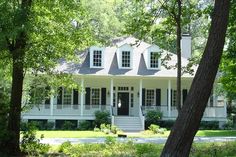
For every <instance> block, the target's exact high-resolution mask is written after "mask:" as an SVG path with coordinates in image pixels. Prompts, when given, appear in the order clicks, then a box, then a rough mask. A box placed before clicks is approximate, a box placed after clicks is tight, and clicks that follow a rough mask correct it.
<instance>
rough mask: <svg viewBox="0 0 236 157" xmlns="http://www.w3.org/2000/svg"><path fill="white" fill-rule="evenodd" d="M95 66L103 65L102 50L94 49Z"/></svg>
mask: <svg viewBox="0 0 236 157" xmlns="http://www.w3.org/2000/svg"><path fill="white" fill-rule="evenodd" d="M93 66H94V67H101V66H102V51H98V50H94V51H93Z"/></svg>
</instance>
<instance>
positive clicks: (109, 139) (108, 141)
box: [105, 136, 117, 145]
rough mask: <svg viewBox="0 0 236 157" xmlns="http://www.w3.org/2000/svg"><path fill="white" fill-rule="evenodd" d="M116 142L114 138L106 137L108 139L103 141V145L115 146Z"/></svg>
mask: <svg viewBox="0 0 236 157" xmlns="http://www.w3.org/2000/svg"><path fill="white" fill-rule="evenodd" d="M116 142H117V141H116V138H114V137H111V136H108V137H106V139H105V144H107V145H113V144H115V143H116Z"/></svg>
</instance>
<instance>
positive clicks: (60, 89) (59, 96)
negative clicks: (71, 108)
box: [57, 87, 62, 105]
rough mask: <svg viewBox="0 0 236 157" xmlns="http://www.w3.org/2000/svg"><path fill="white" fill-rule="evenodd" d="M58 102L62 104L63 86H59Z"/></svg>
mask: <svg viewBox="0 0 236 157" xmlns="http://www.w3.org/2000/svg"><path fill="white" fill-rule="evenodd" d="M57 104H60V105H61V104H62V87H59V88H58V95H57Z"/></svg>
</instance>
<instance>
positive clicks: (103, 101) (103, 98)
mask: <svg viewBox="0 0 236 157" xmlns="http://www.w3.org/2000/svg"><path fill="white" fill-rule="evenodd" d="M106 91H107V90H106V88H102V102H101V103H102V104H101V105H106V99H107V98H106Z"/></svg>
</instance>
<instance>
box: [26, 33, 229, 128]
mask: <svg viewBox="0 0 236 157" xmlns="http://www.w3.org/2000/svg"><path fill="white" fill-rule="evenodd" d="M181 45H182V54H183V57H182V64H183V66H186V65H187V64H188V59H187V58H189V57H190V56H191V37H189V36H183V37H182V44H181ZM166 56H168V57H166ZM78 57H80V58H81V60H82V61H81V62H80V63H75V62H71V63H68V62H66V61H61V62H60V64H59V65H58V66H57V67H56V69H55V70H56V71H57V72H60V73H67V74H68V73H69V74H73V76H74V77H75V78H76V79H77V80H78V83H79V84H80V85H81V87H82V88H83V89H84V90H83V91H78V90H71V91H68V90H66V89H65V88H64V87H60V89H59V92H58V94H57V95H54V96H51V98H50V100H46V101H44V102H43V103H42V104H40V105H39V106H38V107H33V108H32V109H31V110H29V111H27V112H24V113H23V114H22V119H23V120H47V121H51V122H57V121H59V120H75V121H77V122H78V123H79V121H81V120H93V119H94V118H95V117H94V112H95V111H97V110H107V111H109V113H110V115H111V118H112V124H114V125H117V126H118V127H119V128H121V129H123V130H143V129H144V123H145V113H147V111H149V110H159V111H161V112H162V113H163V119H164V120H174V119H175V118H176V117H177V114H178V113H177V108H176V75H177V70H176V69H175V68H173V66H175V65H176V63H177V57H176V55H175V54H172V53H170V52H167V51H165V50H161V49H160V48H159V47H158V46H157V45H152V44H148V43H146V42H143V41H139V40H137V39H135V38H133V37H127V38H119V39H117V40H114V41H113V45H111V46H109V47H98V46H92V47H90V48H89V49H88V50H87V51H85V52H84V53H82V54H80V55H79V56H78ZM166 58H168V59H166ZM193 69H194V70H195V71H196V69H197V67H193ZM193 77H194V76H193V75H190V74H188V73H185V74H183V75H182V90H181V91H182V94H181V103H182V104H183V102H184V100H185V98H186V96H187V93H188V91H189V89H190V86H191V82H192V80H193ZM203 120H204V121H219V122H220V123H224V122H225V121H226V105H225V103H224V100H223V98H222V97H218V96H216V95H215V94H214V90H213V93H212V95H211V97H210V99H209V102H208V104H207V108H206V110H205V112H204V117H203Z"/></svg>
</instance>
